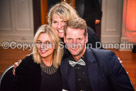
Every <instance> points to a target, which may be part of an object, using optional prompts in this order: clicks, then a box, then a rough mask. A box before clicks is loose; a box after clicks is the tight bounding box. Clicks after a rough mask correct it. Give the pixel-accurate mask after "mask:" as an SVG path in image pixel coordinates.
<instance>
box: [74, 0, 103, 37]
mask: <svg viewBox="0 0 136 91" xmlns="http://www.w3.org/2000/svg"><path fill="white" fill-rule="evenodd" d="M100 3H101V0H76V3H75V4H76V10H77V12H78V13H79V15H80V16H81V17H82V18H83V19H85V20H86V23H87V25H88V26H89V27H91V28H92V29H93V30H94V32H95V33H96V34H97V35H98V36H99V38H100V35H101V34H100V33H101V32H100V31H101V30H100V27H101V25H100V22H101V17H102V10H101V4H100Z"/></svg>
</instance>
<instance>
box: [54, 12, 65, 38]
mask: <svg viewBox="0 0 136 91" xmlns="http://www.w3.org/2000/svg"><path fill="white" fill-rule="evenodd" d="M66 22H67V20H66V19H62V18H60V16H59V15H57V14H54V15H53V17H52V28H53V29H54V30H55V31H56V32H57V34H58V36H59V37H60V38H64V26H65V25H66Z"/></svg>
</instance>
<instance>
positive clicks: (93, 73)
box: [87, 49, 100, 91]
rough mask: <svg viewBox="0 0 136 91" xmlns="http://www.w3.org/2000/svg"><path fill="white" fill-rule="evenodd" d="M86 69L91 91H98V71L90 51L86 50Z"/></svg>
mask: <svg viewBox="0 0 136 91" xmlns="http://www.w3.org/2000/svg"><path fill="white" fill-rule="evenodd" d="M87 68H88V77H89V80H90V84H91V88H92V89H93V91H99V76H100V75H99V69H98V65H97V61H96V59H95V57H94V56H93V53H92V50H91V49H87Z"/></svg>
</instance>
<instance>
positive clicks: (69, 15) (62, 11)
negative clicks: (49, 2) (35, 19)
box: [48, 2, 79, 25]
mask: <svg viewBox="0 0 136 91" xmlns="http://www.w3.org/2000/svg"><path fill="white" fill-rule="evenodd" d="M54 14H57V15H59V16H60V18H62V19H67V20H70V19H74V18H77V17H79V16H78V14H77V12H76V10H75V9H74V8H72V7H71V6H70V5H69V4H68V3H66V2H60V3H58V4H56V5H54V6H53V7H52V8H51V9H50V11H49V13H48V23H49V25H51V24H52V17H53V15H54Z"/></svg>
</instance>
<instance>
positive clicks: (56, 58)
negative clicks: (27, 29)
mask: <svg viewBox="0 0 136 91" xmlns="http://www.w3.org/2000/svg"><path fill="white" fill-rule="evenodd" d="M42 33H47V34H48V35H49V36H50V37H51V39H52V40H53V42H54V43H55V49H54V54H53V66H54V67H56V68H58V66H59V65H60V64H61V59H62V56H63V49H62V48H60V47H59V43H60V38H59V37H58V35H57V34H56V32H55V31H54V30H53V29H52V28H51V27H50V26H49V25H46V24H45V25H41V26H40V27H39V29H38V30H37V32H36V34H35V37H34V40H33V43H34V44H36V42H37V39H38V37H39V35H40V34H42ZM33 58H34V62H35V63H38V64H40V63H41V56H40V54H39V52H38V49H37V47H36V45H35V46H33Z"/></svg>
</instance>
